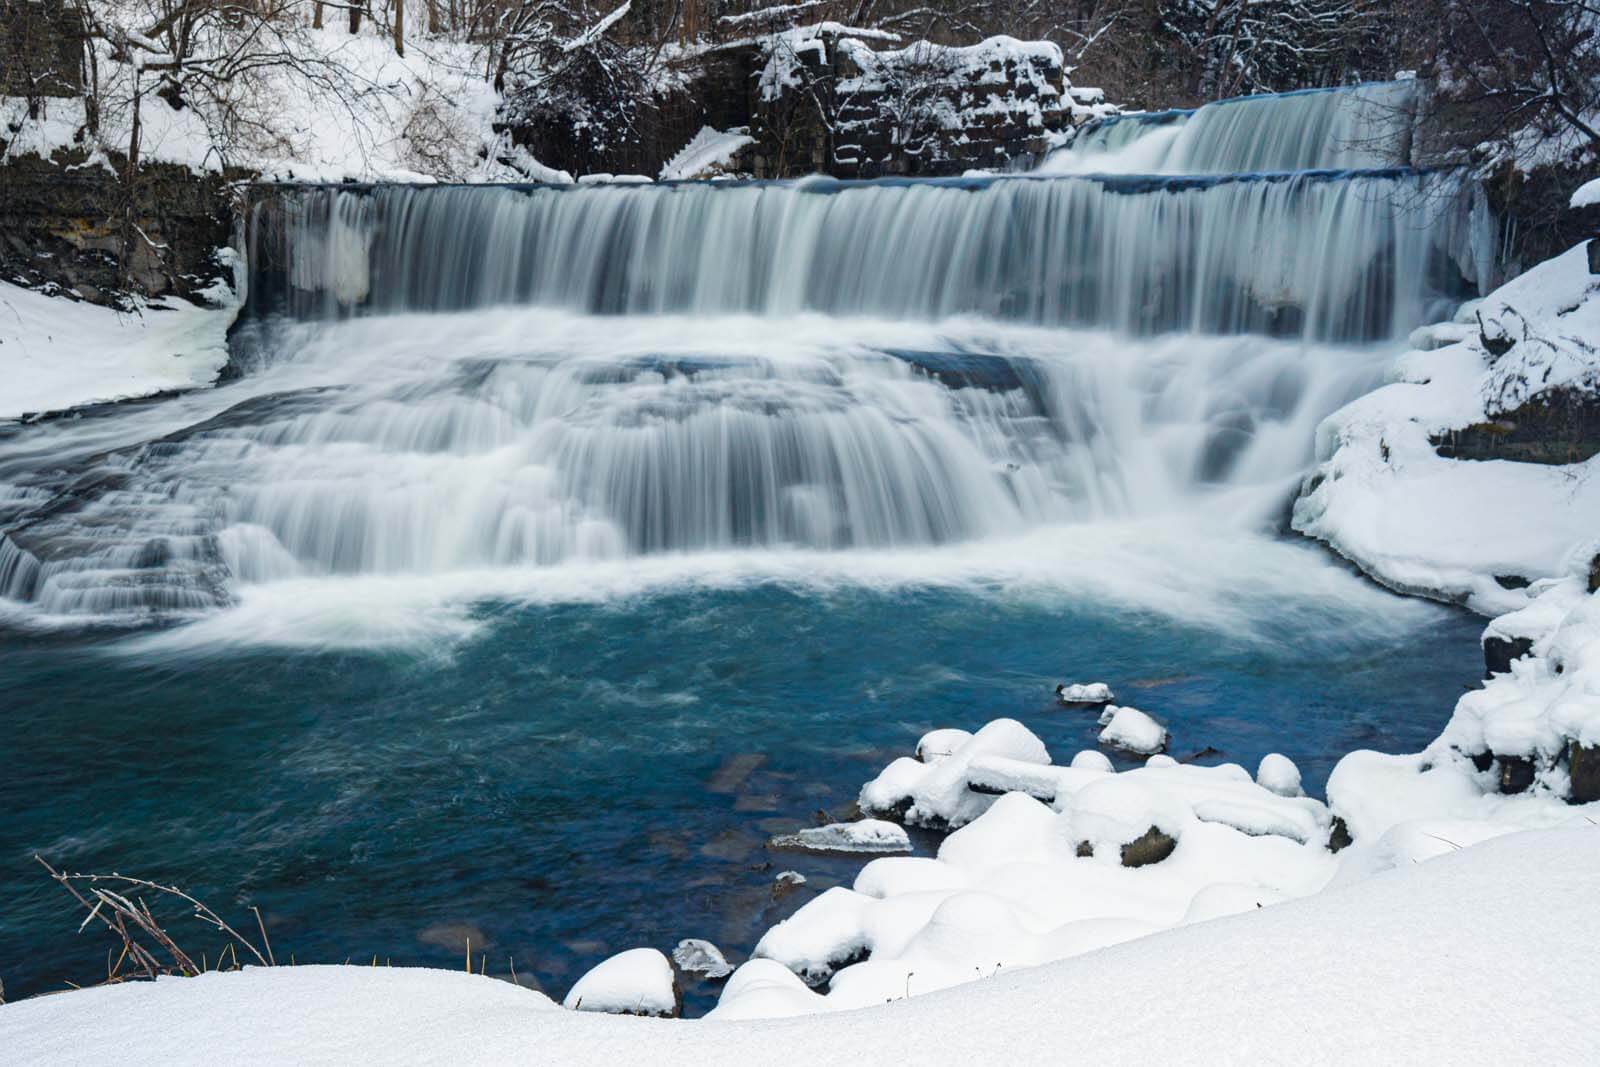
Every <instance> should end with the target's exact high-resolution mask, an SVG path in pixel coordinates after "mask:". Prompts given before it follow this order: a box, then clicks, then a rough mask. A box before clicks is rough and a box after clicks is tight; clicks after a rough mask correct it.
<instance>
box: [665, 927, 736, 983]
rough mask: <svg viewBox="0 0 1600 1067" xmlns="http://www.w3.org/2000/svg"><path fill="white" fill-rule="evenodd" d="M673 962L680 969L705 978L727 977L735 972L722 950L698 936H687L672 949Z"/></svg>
mask: <svg viewBox="0 0 1600 1067" xmlns="http://www.w3.org/2000/svg"><path fill="white" fill-rule="evenodd" d="M672 962H673V963H675V964H677V965H678V970H680V971H684V972H686V973H688V974H695V975H700V976H702V977H705V978H710V979H713V980H715V979H718V978H726V977H727V976H728V975H730V974H732V973H733V968H732V967H731V966H729V964H728V958H727V957H726V956H724V955H723V954H722V950H721V949H720V948H718V947H717V946H716V945H713V944H712V943H711V942H709V941H705V940H702V939H701V938H698V937H686V938H684V939H683V940H682V941H679V942H678V945H677V947H676V948H674V949H673V950H672Z"/></svg>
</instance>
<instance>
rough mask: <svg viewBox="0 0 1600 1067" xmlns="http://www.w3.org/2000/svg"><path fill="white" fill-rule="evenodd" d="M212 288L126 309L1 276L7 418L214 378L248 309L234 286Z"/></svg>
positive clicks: (1, 364)
mask: <svg viewBox="0 0 1600 1067" xmlns="http://www.w3.org/2000/svg"><path fill="white" fill-rule="evenodd" d="M211 295H212V296H213V298H214V300H215V301H216V303H217V305H218V306H217V307H212V308H206V307H199V306H197V305H194V304H191V303H189V302H187V301H185V300H182V299H178V298H171V299H167V300H160V301H153V302H151V303H150V304H148V305H146V306H144V307H141V308H140V309H139V310H137V311H135V312H128V313H124V312H119V311H113V310H111V309H110V308H104V307H98V306H96V305H94V304H87V303H79V302H77V301H73V300H69V299H66V298H64V297H52V296H46V295H44V294H43V293H39V292H35V291H33V290H30V289H23V288H20V287H19V286H15V285H11V284H9V283H6V282H0V381H3V382H5V386H4V388H0V421H4V420H6V419H17V418H22V417H24V416H28V415H39V414H47V413H53V412H60V411H66V410H68V409H70V408H75V407H82V406H84V405H86V404H98V403H106V402H109V401H113V400H129V399H134V398H137V397H147V396H153V395H155V394H157V393H166V392H172V391H176V390H182V389H194V388H197V387H200V386H204V385H209V384H211V383H212V382H214V381H215V380H216V378H217V375H218V374H219V373H220V372H221V371H222V368H223V367H224V366H225V365H226V364H227V362H228V327H229V326H230V325H231V324H232V323H233V319H234V315H235V314H236V313H237V311H238V303H237V300H236V299H235V297H234V295H233V293H232V291H231V290H228V289H226V288H225V287H222V286H218V287H217V288H216V289H214V290H213V291H212V294H211Z"/></svg>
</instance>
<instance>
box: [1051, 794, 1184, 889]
mask: <svg viewBox="0 0 1600 1067" xmlns="http://www.w3.org/2000/svg"><path fill="white" fill-rule="evenodd" d="M1067 815H1068V820H1069V821H1068V827H1069V830H1068V832H1069V836H1070V839H1071V841H1072V846H1073V851H1074V852H1075V853H1076V854H1077V855H1079V856H1105V855H1114V856H1117V857H1118V859H1119V860H1120V862H1121V863H1122V865H1123V866H1124V867H1142V866H1144V865H1145V864H1147V863H1159V862H1160V861H1162V860H1164V859H1166V858H1167V857H1168V856H1170V855H1171V854H1172V852H1173V850H1174V849H1176V848H1177V847H1178V841H1179V839H1180V838H1182V836H1183V831H1184V828H1185V826H1186V825H1187V824H1188V823H1190V822H1192V821H1193V818H1194V817H1193V815H1192V814H1190V813H1189V812H1187V811H1185V810H1184V808H1183V805H1182V804H1180V803H1178V802H1177V801H1176V800H1174V799H1173V798H1172V797H1170V796H1168V795H1166V794H1164V793H1163V792H1161V790H1160V789H1159V788H1157V787H1152V786H1151V785H1149V784H1146V783H1143V782H1140V781H1138V780H1136V779H1135V778H1134V777H1133V776H1132V775H1109V776H1107V777H1106V778H1105V779H1103V780H1102V781H1098V782H1094V783H1092V784H1090V785H1087V786H1085V787H1084V788H1082V789H1080V790H1079V791H1078V792H1077V793H1076V794H1075V795H1074V796H1073V797H1072V801H1071V806H1070V808H1068V810H1067Z"/></svg>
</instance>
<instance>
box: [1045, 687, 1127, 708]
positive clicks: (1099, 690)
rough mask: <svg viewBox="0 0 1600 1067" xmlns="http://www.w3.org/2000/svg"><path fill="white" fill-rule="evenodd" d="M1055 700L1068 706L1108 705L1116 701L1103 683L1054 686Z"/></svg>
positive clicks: (1114, 696) (1109, 689) (1109, 688)
mask: <svg viewBox="0 0 1600 1067" xmlns="http://www.w3.org/2000/svg"><path fill="white" fill-rule="evenodd" d="M1056 699H1057V700H1059V701H1060V702H1061V703H1063V704H1066V705H1068V706H1073V705H1098V704H1109V703H1111V702H1112V701H1113V700H1115V699H1116V695H1115V694H1114V693H1112V692H1111V687H1110V686H1109V685H1107V684H1106V683H1104V682H1088V683H1073V684H1071V685H1058V686H1056Z"/></svg>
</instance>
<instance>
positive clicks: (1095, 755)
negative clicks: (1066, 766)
mask: <svg viewBox="0 0 1600 1067" xmlns="http://www.w3.org/2000/svg"><path fill="white" fill-rule="evenodd" d="M1070 766H1071V767H1072V768H1073V769H1074V770H1079V771H1104V772H1106V773H1107V774H1110V773H1111V772H1112V770H1113V769H1114V768H1113V767H1112V766H1111V760H1110V759H1108V758H1107V757H1106V754H1105V753H1104V752H1099V751H1097V750H1095V749H1092V748H1086V749H1084V750H1083V751H1082V752H1079V753H1078V754H1077V755H1076V756H1073V757H1072V763H1071V764H1070Z"/></svg>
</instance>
